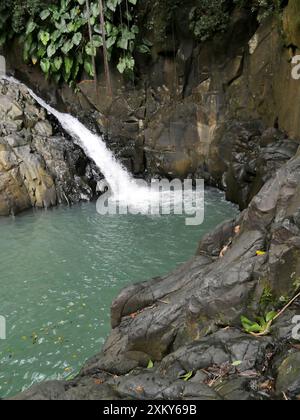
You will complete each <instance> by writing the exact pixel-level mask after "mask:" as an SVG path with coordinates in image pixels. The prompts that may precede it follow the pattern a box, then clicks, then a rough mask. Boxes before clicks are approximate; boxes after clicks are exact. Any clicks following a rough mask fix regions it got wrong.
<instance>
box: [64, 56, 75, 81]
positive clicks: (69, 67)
mask: <svg viewBox="0 0 300 420" xmlns="http://www.w3.org/2000/svg"><path fill="white" fill-rule="evenodd" d="M64 64H65V71H66V74H67V76H69V77H70V75H71V70H72V67H73V58H71V57H65V59H64Z"/></svg>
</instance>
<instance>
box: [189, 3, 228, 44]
mask: <svg viewBox="0 0 300 420" xmlns="http://www.w3.org/2000/svg"><path fill="white" fill-rule="evenodd" d="M227 5H228V1H226V0H201V1H198V5H197V6H195V7H193V8H192V9H191V12H190V16H189V18H190V29H191V30H192V32H193V33H194V35H195V36H196V38H197V39H199V40H201V41H205V40H206V39H208V38H210V37H211V36H212V35H213V34H214V33H215V32H217V31H222V30H225V29H226V27H227V24H228V21H229V11H228V8H227Z"/></svg>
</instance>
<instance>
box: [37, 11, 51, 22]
mask: <svg viewBox="0 0 300 420" xmlns="http://www.w3.org/2000/svg"><path fill="white" fill-rule="evenodd" d="M50 15H51V12H50V10H49V9H46V10H43V11H42V12H41V13H40V18H41V19H42V20H46V19H47V18H48V17H49V16H50Z"/></svg>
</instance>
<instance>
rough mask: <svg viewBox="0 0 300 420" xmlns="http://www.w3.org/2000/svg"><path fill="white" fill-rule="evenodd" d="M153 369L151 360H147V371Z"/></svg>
mask: <svg viewBox="0 0 300 420" xmlns="http://www.w3.org/2000/svg"><path fill="white" fill-rule="evenodd" d="M153 368H154V363H153V362H152V360H149V362H148V366H147V369H153Z"/></svg>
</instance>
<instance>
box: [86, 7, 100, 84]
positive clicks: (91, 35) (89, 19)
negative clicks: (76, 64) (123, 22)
mask: <svg viewBox="0 0 300 420" xmlns="http://www.w3.org/2000/svg"><path fill="white" fill-rule="evenodd" d="M86 9H87V13H88V28H89V38H90V43H91V46H92V50H93V46H94V45H93V32H92V26H91V8H90V3H89V0H86ZM92 65H93V70H94V80H95V85H96V86H95V87H96V89H97V90H98V87H97V86H98V80H97V69H96V58H95V56H94V55H92Z"/></svg>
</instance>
